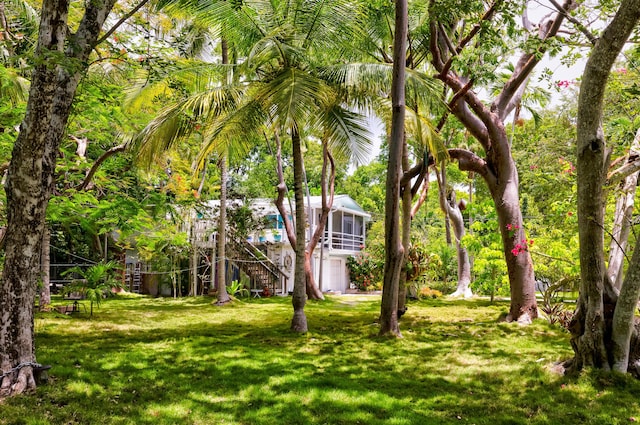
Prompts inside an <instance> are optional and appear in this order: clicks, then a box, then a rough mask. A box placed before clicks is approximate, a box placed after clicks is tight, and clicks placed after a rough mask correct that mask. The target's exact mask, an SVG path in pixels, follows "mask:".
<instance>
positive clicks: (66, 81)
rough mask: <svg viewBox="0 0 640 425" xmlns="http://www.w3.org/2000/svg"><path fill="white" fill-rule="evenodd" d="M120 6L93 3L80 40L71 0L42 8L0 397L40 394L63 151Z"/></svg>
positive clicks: (17, 165) (10, 216) (11, 184)
mask: <svg viewBox="0 0 640 425" xmlns="http://www.w3.org/2000/svg"><path fill="white" fill-rule="evenodd" d="M113 3H114V0H107V1H106V2H102V1H94V2H89V3H86V4H85V14H84V16H83V18H82V21H81V22H80V25H79V26H78V28H77V31H76V32H75V33H70V32H69V28H68V27H67V16H68V9H69V2H68V1H67V0H45V1H44V2H43V4H42V9H41V20H40V28H39V35H38V44H37V46H36V52H35V56H36V60H35V61H34V63H36V64H37V65H36V66H35V68H34V69H33V74H32V81H31V89H30V93H29V101H28V103H27V111H26V114H25V118H24V120H23V122H22V124H21V125H20V133H19V134H18V138H17V139H16V142H15V144H14V147H13V152H12V158H11V164H10V166H9V171H8V175H7V182H6V186H5V190H6V195H7V220H8V223H7V231H6V235H5V263H4V270H3V274H2V286H1V288H0V311H2V316H1V318H0V369H1V370H2V371H3V372H4V373H6V374H7V375H6V376H5V377H4V378H3V379H2V383H1V384H0V397H2V396H7V395H12V394H19V393H22V392H24V391H25V390H27V389H30V388H34V387H35V380H34V378H33V368H32V363H33V362H35V348H34V345H35V344H34V338H33V304H34V300H35V293H36V286H37V281H38V278H39V271H40V267H39V266H40V255H41V250H42V233H43V231H44V227H45V215H46V208H47V205H48V202H49V198H50V196H51V193H52V192H53V187H54V176H55V165H56V159H57V155H58V147H59V145H60V140H61V139H62V136H63V134H64V131H65V126H66V123H67V119H68V117H69V112H70V110H71V104H72V102H73V97H74V95H75V92H76V88H77V86H78V82H79V81H80V77H81V76H82V74H83V73H84V72H85V71H86V69H87V66H88V65H87V64H88V62H87V59H88V57H89V54H90V53H91V51H92V50H93V47H94V45H95V43H96V40H97V39H98V35H99V33H100V30H101V28H102V24H103V23H104V20H105V19H106V17H107V15H108V13H109V12H110V10H111V8H112V7H113ZM65 45H66V46H68V47H67V50H66V51H65ZM56 52H59V53H61V55H60V56H56V55H54V53H56ZM63 52H64V54H62V53H63ZM56 58H59V59H56ZM58 61H59V62H58ZM70 64H73V65H74V66H70ZM10 371H11V372H10Z"/></svg>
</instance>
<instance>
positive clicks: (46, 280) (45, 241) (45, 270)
mask: <svg viewBox="0 0 640 425" xmlns="http://www.w3.org/2000/svg"><path fill="white" fill-rule="evenodd" d="M50 267H51V232H50V231H49V229H48V228H46V227H45V229H44V232H43V233H42V254H41V257H40V273H41V276H42V287H41V288H40V304H39V308H40V311H45V310H47V308H48V306H49V305H51V287H50V286H49V285H50V284H51V279H50V278H51V271H50Z"/></svg>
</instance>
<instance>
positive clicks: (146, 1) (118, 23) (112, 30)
mask: <svg viewBox="0 0 640 425" xmlns="http://www.w3.org/2000/svg"><path fill="white" fill-rule="evenodd" d="M148 2H149V0H142V1H141V2H140V3H138V5H137V6H135V7H134V8H133V9H131V10H130V11H129V13H127V14H126V15H124V16H123V17H122V18H120V20H119V21H118V22H116V23H115V25H114V26H112V27H111V28H110V29H109V30H108V31H107V32H105V33H104V35H103V36H102V37H100V38H99V39H98V41H96V44H95V45H96V46H97V45H98V44H100V43H102V42H103V41H105V40H106V39H107V38H109V37H110V36H111V34H113V33H114V32H115V31H116V30H117V29H118V28H119V27H120V26H121V25H122V24H124V23H125V22H126V21H127V19H129V18H130V17H132V16H133V15H134V14H135V13H136V12H137V11H138V10H140V9H142V6H144V5H145V4H147V3H148Z"/></svg>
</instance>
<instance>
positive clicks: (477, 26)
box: [440, 0, 502, 74]
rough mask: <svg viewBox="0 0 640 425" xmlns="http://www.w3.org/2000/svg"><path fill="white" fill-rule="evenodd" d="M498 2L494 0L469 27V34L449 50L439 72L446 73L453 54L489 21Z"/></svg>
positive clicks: (457, 52)
mask: <svg viewBox="0 0 640 425" xmlns="http://www.w3.org/2000/svg"><path fill="white" fill-rule="evenodd" d="M500 3H502V0H496V1H495V2H493V4H492V5H491V6H490V7H489V9H487V11H486V12H485V13H484V15H483V16H482V18H480V20H479V21H478V22H476V24H475V25H474V26H473V27H472V28H471V31H469V34H467V36H466V37H464V38H463V39H462V40H460V42H459V43H458V46H457V47H456V48H455V50H453V51H452V52H451V53H452V55H451V56H450V57H449V58H448V60H447V63H445V64H444V67H443V69H442V71H440V73H441V74H446V73H447V72H449V68H451V64H452V63H453V58H454V57H455V55H456V54H459V53H460V52H462V50H463V49H464V48H465V46H466V45H467V44H469V42H470V41H471V40H473V37H475V36H476V34H477V33H478V32H479V31H480V28H481V27H482V23H483V22H485V21H490V20H491V19H493V15H494V14H495V12H496V10H497V9H498V5H499V4H500ZM443 36H444V37H447V35H446V33H444V32H443ZM450 43H451V42H450V41H449V43H448V44H450Z"/></svg>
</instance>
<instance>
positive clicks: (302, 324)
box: [291, 128, 308, 333]
mask: <svg viewBox="0 0 640 425" xmlns="http://www.w3.org/2000/svg"><path fill="white" fill-rule="evenodd" d="M291 133H292V134H291V141H292V143H293V181H294V190H293V192H294V196H295V203H296V205H295V218H296V221H295V231H296V241H297V243H296V246H295V253H296V260H295V271H294V273H295V275H294V278H293V297H292V300H291V303H292V304H293V318H292V319H291V330H292V331H294V332H300V333H305V332H307V330H308V325H307V316H306V314H305V313H304V306H305V304H306V303H307V288H306V286H307V285H306V283H307V282H306V280H307V279H306V276H305V272H304V269H305V267H304V262H305V251H306V249H305V244H304V240H305V233H306V228H305V227H306V223H307V220H306V214H305V207H304V176H303V170H302V161H303V157H302V146H301V141H300V134H299V133H298V131H297V130H296V129H294V128H292V129H291Z"/></svg>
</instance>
